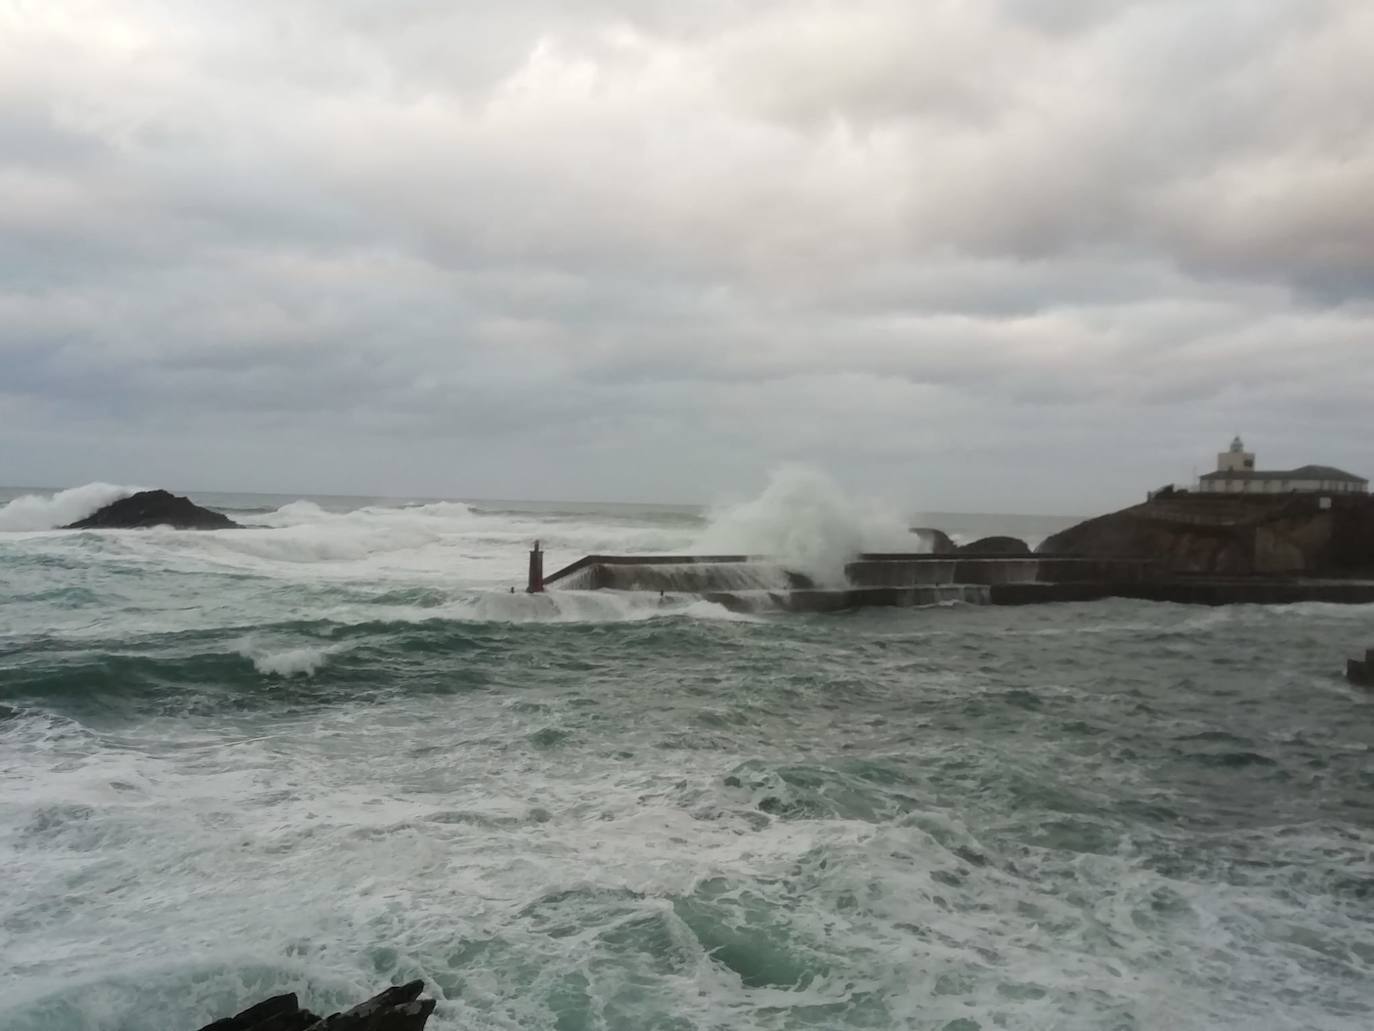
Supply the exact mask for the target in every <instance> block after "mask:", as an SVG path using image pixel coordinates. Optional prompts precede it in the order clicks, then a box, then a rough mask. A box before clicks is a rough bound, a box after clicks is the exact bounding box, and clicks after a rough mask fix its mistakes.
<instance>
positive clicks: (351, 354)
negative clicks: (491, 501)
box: [0, 0, 1374, 510]
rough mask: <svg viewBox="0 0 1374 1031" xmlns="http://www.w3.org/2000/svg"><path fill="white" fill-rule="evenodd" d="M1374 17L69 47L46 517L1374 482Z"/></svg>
mask: <svg viewBox="0 0 1374 1031" xmlns="http://www.w3.org/2000/svg"><path fill="white" fill-rule="evenodd" d="M68 15H70V17H68ZM1372 18H1374V14H1371V13H1370V11H1369V10H1368V9H1367V5H1362V4H1358V3H1355V2H1353V0H1351V2H1338V0H1320V2H1313V3H1310V4H1303V5H1295V4H1291V3H1286V2H1279V0H1254V2H1252V0H1246V2H1241V0H1223V2H1219V3H1217V4H1213V5H1207V6H1206V7H1205V8H1199V7H1198V5H1196V4H1189V3H1183V2H1174V0H1168V2H1163V3H1146V2H1125V0H1123V2H1114V3H1105V2H1104V3H1096V2H1094V3H1087V2H1072V0H1059V2H1053V3H1042V4H1027V3H1022V2H1020V0H970V2H965V3H936V4H928V5H912V4H909V3H898V2H896V0H866V2H862V3H843V4H841V3H839V2H834V3H819V4H807V5H797V4H790V3H782V2H777V3H767V4H759V3H743V2H729V0H719V2H711V3H703V4H691V5H684V4H677V3H672V4H670V3H667V2H663V3H658V2H655V3H650V4H635V5H627V4H622V3H616V2H614V0H587V2H583V3H577V4H553V3H552V2H549V3H546V4H540V3H534V4H529V5H520V6H519V9H518V10H514V9H512V10H506V9H497V8H492V7H491V5H482V4H475V3H468V4H437V3H430V2H422V0H406V2H403V3H399V4H390V5H386V6H385V7H378V6H377V5H374V4H364V3H361V2H354V0H348V2H343V3H340V2H329V3H325V2H308V3H300V4H292V5H289V6H285V7H283V6H281V5H275V4H271V5H269V4H267V3H265V2H250V3H242V4H235V5H232V6H221V7H210V6H201V7H194V8H188V7H186V6H185V5H170V4H157V3H132V2H128V3H122V2H121V3H114V4H98V5H97V4H90V5H84V4H80V3H77V2H76V0H71V2H70V3H62V4H54V5H44V6H37V5H34V6H32V7H29V8H26V9H25V11H24V12H22V13H21V14H20V15H18V16H14V17H11V18H10V19H9V21H7V22H5V23H3V26H0V87H2V89H0V93H2V94H3V95H4V96H5V97H6V98H8V99H7V100H6V101H5V102H2V103H0V184H3V185H4V186H5V189H4V190H0V411H3V413H4V417H5V419H6V423H7V427H9V428H10V429H11V431H12V432H13V433H16V434H22V436H23V438H24V439H25V440H28V441H32V442H33V444H32V445H31V446H29V447H27V448H25V449H23V451H22V452H19V451H14V450H11V451H9V452H8V453H6V454H4V455H0V480H9V481H21V480H27V481H33V480H35V479H38V480H43V479H46V480H61V481H71V480H76V479H94V478H104V479H111V478H115V479H118V478H124V479H129V480H137V481H142V482H152V481H154V480H156V479H159V478H160V477H163V476H169V475H171V476H174V477H179V478H180V479H179V480H178V482H179V483H180V484H181V485H186V486H193V485H197V484H189V483H187V479H186V478H187V477H190V476H191V474H192V472H194V473H195V475H196V476H198V477H201V479H200V481H199V485H200V486H203V487H228V488H232V487H245V488H252V487H267V486H274V487H279V488H284V489H292V488H293V486H294V488H295V489H302V490H304V489H316V490H318V489H327V488H333V489H337V490H341V491H356V490H377V489H392V490H395V491H398V492H401V493H407V494H413V493H454V492H466V493H491V494H503V493H504V494H521V493H523V494H540V493H550V492H562V493H569V494H574V495H576V496H580V497H596V496H606V497H631V498H643V497H650V496H654V495H655V494H657V495H659V496H662V497H665V498H672V499H679V500H693V499H702V500H708V499H709V498H710V496H712V495H713V494H714V493H715V492H716V491H718V490H721V489H736V488H738V487H740V486H742V485H746V484H747V482H748V481H749V480H750V479H751V478H753V477H757V476H759V475H761V474H762V472H763V471H764V470H765V469H766V468H767V467H768V465H770V464H772V463H774V462H777V461H782V460H790V459H802V460H808V459H809V460H814V461H817V462H819V463H821V464H825V465H829V466H831V467H832V468H836V469H839V470H842V471H843V474H844V475H845V476H846V477H847V478H849V479H850V480H851V481H852V482H853V483H854V484H855V485H856V486H859V487H864V486H867V487H873V488H875V489H882V490H892V491H894V492H896V493H899V494H902V493H903V492H905V493H904V497H905V498H906V499H907V500H910V501H913V502H918V503H922V504H926V505H928V506H932V505H933V506H937V507H947V508H948V507H959V506H960V505H963V506H968V507H984V508H986V507H998V506H1002V507H1008V506H1014V505H1021V506H1023V507H1027V508H1035V509H1041V510H1046V509H1049V510H1053V509H1063V508H1069V509H1085V510H1086V509H1089V508H1092V507H1095V506H1096V505H1098V504H1099V503H1100V502H1101V501H1102V500H1104V499H1112V500H1117V499H1127V500H1128V499H1129V498H1130V497H1132V496H1134V494H1135V493H1136V492H1137V488H1139V487H1140V485H1141V484H1142V483H1145V484H1154V483H1155V482H1163V480H1164V479H1166V478H1169V477H1174V478H1181V477H1183V476H1184V475H1185V474H1186V468H1185V466H1186V464H1187V463H1190V462H1192V461H1202V460H1205V459H1206V457H1207V455H1208V454H1209V453H1210V452H1211V451H1212V450H1214V449H1215V447H1216V446H1217V440H1216V439H1217V438H1218V437H1229V435H1230V433H1232V432H1234V431H1235V429H1238V428H1239V429H1245V430H1247V431H1248V432H1250V435H1251V436H1252V437H1256V435H1257V434H1258V435H1259V436H1258V437H1256V439H1257V440H1258V439H1262V438H1263V436H1264V435H1266V434H1267V435H1268V437H1269V439H1271V440H1273V441H1284V442H1285V443H1284V446H1285V447H1289V448H1290V449H1291V450H1292V451H1294V452H1295V454H1294V455H1293V458H1294V460H1295V461H1300V460H1313V461H1316V460H1321V461H1330V462H1333V463H1336V464H1341V463H1345V464H1348V465H1351V466H1353V467H1355V468H1357V469H1362V470H1364V471H1366V472H1367V471H1369V469H1370V468H1374V459H1371V458H1370V457H1368V456H1363V455H1362V454H1361V453H1360V450H1359V447H1358V445H1357V444H1355V443H1352V442H1354V441H1357V440H1359V439H1362V437H1361V434H1360V432H1358V431H1357V426H1359V425H1362V423H1361V422H1360V420H1361V418H1362V414H1361V411H1360V406H1359V403H1358V400H1359V397H1360V396H1361V395H1362V394H1363V395H1364V396H1367V393H1368V391H1369V390H1371V389H1374V381H1371V378H1370V377H1371V372H1369V371H1367V370H1368V369H1369V368H1371V363H1370V362H1369V361H1368V359H1367V357H1366V355H1367V354H1368V353H1369V352H1368V347H1369V346H1370V345H1369V344H1368V341H1369V339H1370V330H1371V328H1374V312H1371V310H1370V307H1369V303H1368V301H1367V300H1366V298H1368V297H1369V294H1370V288H1371V286H1374V283H1371V270H1372V269H1374V251H1371V249H1370V247H1371V244H1370V241H1371V240H1374V221H1371V219H1374V206H1371V204H1370V200H1369V195H1368V191H1367V189H1366V186H1365V184H1366V183H1368V182H1369V181H1370V176H1369V173H1370V172H1371V171H1374V149H1371V148H1374V131H1371V130H1372V129H1374V126H1372V125H1371V121H1374V117H1372V115H1374V82H1372V81H1371V80H1370V78H1369V77H1368V75H1367V74H1365V69H1366V66H1367V64H1368V57H1369V53H1368V43H1367V42H1364V41H1366V40H1368V39H1370V38H1374V22H1371V19H1372ZM1294 427H1296V429H1294ZM173 436H175V437H176V439H175V440H173V439H171V438H172V437H173ZM16 439H17V438H16ZM197 443H199V446H200V451H199V452H198V451H197ZM340 451H343V452H346V453H347V454H348V455H351V456H353V460H352V461H348V460H345V458H343V457H340V455H339V454H338V453H339V452H340ZM1297 452H1301V453H1297ZM197 454H201V455H203V456H209V458H206V459H198V458H197V457H196V456H197ZM400 454H404V455H405V460H404V461H400V460H398V459H397V458H396V457H395V456H397V455H400ZM389 456H390V457H389ZM111 464H114V465H118V466H119V467H120V468H108V467H107V466H109V465H111ZM455 464H456V466H457V467H458V471H456V472H455V471H453V467H454V466H455ZM437 470H445V471H444V472H442V473H441V472H438V471H437ZM1171 470H1172V471H1171ZM975 474H976V475H975ZM904 476H905V477H908V478H909V482H908V485H907V486H906V487H902V486H900V482H899V481H901V478H902V477H904ZM1023 480H1024V481H1025V482H1024V483H1022V482H1021V481H1023ZM1012 481H1016V483H1017V484H1018V485H1017V486H1016V488H1015V490H1014V491H1013V492H1012V496H1011V497H1008V496H1007V495H1006V493H1005V491H1006V488H1004V487H1002V486H999V484H1004V483H1010V482H1012ZM927 490H930V491H935V492H937V493H938V497H930V496H928V495H926V494H925V493H924V492H925V491H927ZM999 492H1001V493H999Z"/></svg>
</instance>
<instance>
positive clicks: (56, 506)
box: [0, 483, 143, 532]
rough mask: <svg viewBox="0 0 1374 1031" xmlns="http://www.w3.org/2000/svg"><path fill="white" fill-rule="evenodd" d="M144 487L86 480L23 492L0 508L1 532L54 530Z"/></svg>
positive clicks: (83, 517)
mask: <svg viewBox="0 0 1374 1031" xmlns="http://www.w3.org/2000/svg"><path fill="white" fill-rule="evenodd" d="M140 490H143V488H142V487H119V486H116V485H114V484H112V483H88V484H86V485H85V486H83V487H72V488H70V489H68V490H60V491H57V492H56V493H54V494H48V495H43V494H25V495H24V496H23V497H20V498H15V499H14V500H13V501H11V502H10V503H9V504H7V505H5V506H4V507H3V508H0V531H9V532H16V531H19V532H24V531H35V530H56V529H57V528H58V527H62V526H67V525H68V524H69V523H74V522H76V521H77V520H78V519H85V518H86V517H87V516H88V515H91V514H92V513H94V512H96V511H98V510H99V509H101V508H104V507H105V506H106V505H108V504H110V503H111V502H114V501H118V500H119V499H120V498H127V497H128V496H129V495H130V494H134V493H137V492H138V491H140Z"/></svg>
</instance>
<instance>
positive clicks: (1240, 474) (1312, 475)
mask: <svg viewBox="0 0 1374 1031" xmlns="http://www.w3.org/2000/svg"><path fill="white" fill-rule="evenodd" d="M1201 478H1202V479H1204V480H1336V481H1339V482H1343V483H1368V482H1369V481H1368V480H1366V479H1365V478H1364V477H1363V476H1356V475H1355V474H1354V473H1348V472H1346V471H1345V470H1343V469H1337V468H1335V467H1334V466H1330V465H1304V466H1302V467H1301V468H1298V469H1286V470H1285V469H1265V470H1261V471H1255V470H1251V469H1235V470H1230V471H1228V470H1219V471H1217V472H1214V473H1204V474H1203V476H1202V477H1201Z"/></svg>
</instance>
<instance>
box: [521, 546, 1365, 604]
mask: <svg viewBox="0 0 1374 1031" xmlns="http://www.w3.org/2000/svg"><path fill="white" fill-rule="evenodd" d="M533 561H534V556H533V555H531V565H532V566H533ZM844 574H845V582H844V583H842V584H823V583H817V582H816V581H815V579H813V577H811V576H809V575H807V574H805V573H801V572H798V571H796V570H793V569H789V568H787V567H786V566H785V565H783V564H782V563H780V562H778V561H777V560H776V559H769V558H763V557H757V556H749V555H588V556H586V557H585V558H582V559H579V560H578V561H576V562H574V563H572V564H571V565H569V566H566V567H564V568H563V569H560V570H558V571H557V572H556V573H553V574H552V575H550V576H549V577H547V578H545V579H544V581H543V583H545V584H547V585H549V586H550V587H554V588H556V589H560V590H617V591H653V592H659V591H666V592H671V593H674V594H696V595H700V596H701V597H703V598H706V599H709V600H711V601H716V602H719V603H720V604H722V605H725V606H726V607H728V608H731V609H736V610H748V611H758V610H762V609H780V610H783V611H793V612H829V611H838V610H840V609H850V608H858V607H863V606H898V607H903V606H920V605H936V604H941V603H947V602H962V603H964V604H971V605H1035V604H1043V603H1047V602H1072V601H1100V600H1102V599H1106V598H1135V599H1139V600H1145V601H1162V602H1174V603H1177V604H1186V605H1242V604H1255V605H1283V604H1292V603H1295V602H1304V601H1308V602H1311V601H1315V602H1331V603H1339V604H1374V581H1370V580H1318V579H1300V578H1282V577H1231V578H1222V577H1190V576H1170V575H1167V574H1163V573H1162V572H1161V571H1160V570H1159V569H1158V568H1157V567H1156V566H1155V564H1154V563H1153V562H1150V561H1148V560H1137V559H1090V558H1077V557H1068V556H1055V555H1034V556H1025V557H1023V556H1006V557H1002V556H990V557H978V556H967V557H966V556H956V555H927V554H914V555H913V554H866V555H860V556H858V557H857V558H855V559H854V560H853V561H852V562H849V563H847V564H846V565H845V567H844ZM532 582H533V581H532Z"/></svg>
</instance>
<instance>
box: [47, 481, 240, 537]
mask: <svg viewBox="0 0 1374 1031" xmlns="http://www.w3.org/2000/svg"><path fill="white" fill-rule="evenodd" d="M152 526H170V527H172V528H173V529H176V530H232V529H236V528H238V526H239V524H238V523H236V522H234V521H233V520H232V519H230V518H229V517H228V516H226V515H224V514H223V513H221V512H215V511H212V510H211V509H208V508H202V507H201V506H199V505H197V504H196V503H195V502H193V501H192V500H191V499H190V498H185V497H179V496H178V495H176V494H173V493H171V492H170V491H165V490H141V491H139V492H138V493H136V494H130V495H129V496H128V497H125V498H120V499H119V500H118V501H114V502H111V503H110V504H108V505H106V506H105V507H104V508H102V509H99V510H98V511H96V512H93V513H92V514H91V515H88V516H87V517H86V518H85V519H78V520H77V521H76V522H74V523H69V524H68V525H66V526H64V527H62V529H64V530H134V529H146V528H148V527H152Z"/></svg>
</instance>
